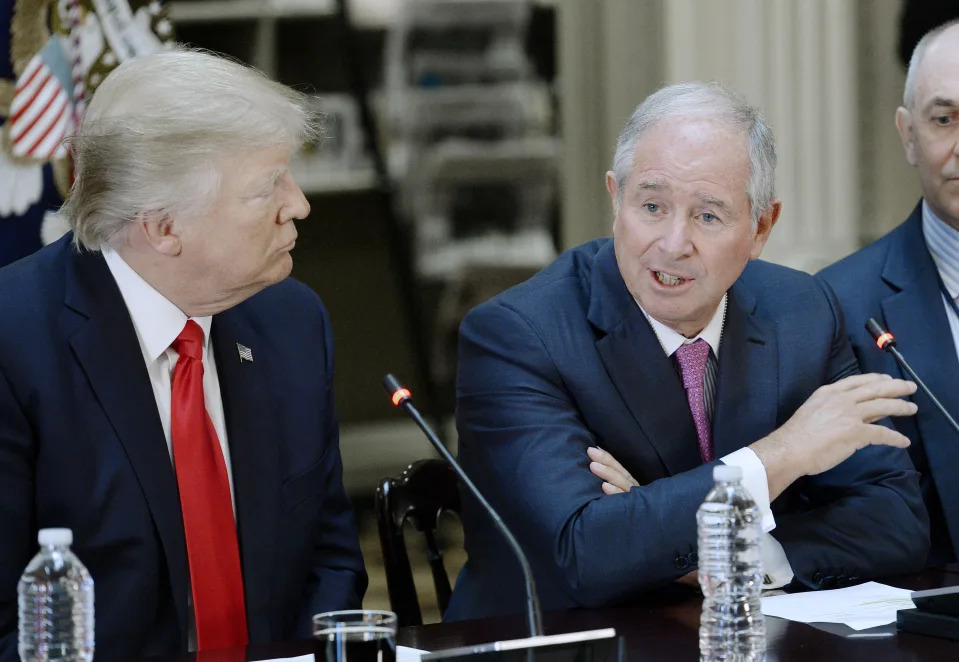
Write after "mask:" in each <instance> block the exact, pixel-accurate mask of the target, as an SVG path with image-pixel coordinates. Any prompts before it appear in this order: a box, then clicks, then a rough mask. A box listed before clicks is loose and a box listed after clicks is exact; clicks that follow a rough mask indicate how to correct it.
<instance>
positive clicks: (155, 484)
mask: <svg viewBox="0 0 959 662" xmlns="http://www.w3.org/2000/svg"><path fill="white" fill-rule="evenodd" d="M71 238H72V235H68V236H67V237H65V238H64V239H62V240H61V241H59V242H57V243H56V244H53V245H51V246H48V247H46V248H45V249H43V250H41V251H40V252H38V253H36V254H34V255H32V256H30V257H27V258H25V259H23V260H21V261H19V262H17V263H15V264H13V265H10V266H9V267H6V268H4V269H2V270H0V311H3V312H2V314H0V660H2V661H3V662H8V661H13V660H16V659H17V651H16V629H17V614H16V586H17V579H18V577H19V575H20V573H21V572H22V571H23V569H24V568H25V567H26V564H27V562H28V561H29V560H30V558H31V557H32V556H33V554H34V553H36V550H37V543H36V535H37V530H38V529H39V528H43V527H51V526H64V527H69V528H71V529H73V535H74V546H73V548H74V551H75V552H76V554H77V555H78V556H79V558H80V559H81V560H82V561H83V563H84V564H86V566H87V567H88V568H89V570H90V572H91V573H92V575H93V579H94V582H95V598H96V657H97V660H119V659H129V658H135V657H141V656H146V655H157V654H169V653H173V652H176V651H185V650H186V646H187V618H188V611H187V607H188V606H187V598H188V581H189V569H188V563H187V555H186V544H185V542H184V536H183V522H182V518H181V514H180V504H179V498H178V493H177V486H176V477H175V474H174V471H173V466H172V463H171V461H170V455H169V451H168V447H167V444H166V441H165V440H164V436H163V429H162V427H161V425H160V418H159V415H158V413H157V407H156V401H155V399H154V396H153V391H152V388H151V385H150V380H149V376H148V374H147V371H146V366H145V365H144V363H143V355H142V354H141V351H140V346H139V344H138V342H137V338H136V332H135V331H134V328H133V323H132V321H131V319H130V316H129V313H128V312H127V308H126V306H125V304H124V302H123V299H122V297H121V295H120V291H119V289H118V288H117V285H116V282H115V281H114V280H113V277H112V275H111V274H110V271H109V269H108V268H107V266H106V263H105V262H104V260H103V257H102V256H101V255H100V254H99V253H89V252H82V253H78V252H77V251H76V250H75V249H74V248H73V246H72V245H71V244H70V243H69V241H70V239H71ZM211 337H212V340H213V346H214V349H215V356H216V363H217V371H218V373H219V378H220V388H221V393H222V397H223V407H224V412H225V416H226V428H227V436H228V441H229V444H230V458H231V466H232V472H233V485H234V495H235V505H236V516H237V533H238V541H239V546H240V557H241V563H242V570H243V582H244V588H245V593H246V609H247V621H248V627H249V635H250V640H251V642H268V641H277V640H284V639H290V638H292V637H308V636H309V627H310V616H311V615H312V614H314V613H317V612H320V611H325V610H330V609H346V608H357V607H359V606H360V601H361V598H362V595H363V592H364V591H365V588H366V573H365V570H364V568H363V560H362V557H361V555H360V550H359V545H358V541H357V534H356V525H355V522H354V516H353V512H352V507H351V506H350V503H349V501H348V499H347V497H346V494H345V493H344V490H343V484H342V465H341V461H340V452H339V445H338V431H337V423H336V417H335V414H334V411H333V390H332V375H333V364H332V363H333V345H332V337H331V330H330V326H329V323H328V321H327V317H326V313H325V311H324V309H323V306H322V304H321V303H320V300H319V299H318V298H317V296H316V295H315V294H314V293H313V292H311V291H310V290H309V289H308V288H307V287H305V286H304V285H302V284H300V283H297V282H295V281H293V280H290V279H288V280H286V281H283V282H282V283H280V284H278V285H275V286H273V287H270V288H267V289H266V290H264V291H262V292H260V293H259V294H257V295H256V296H254V297H251V298H250V299H248V300H247V301H244V302H243V303H242V304H240V305H238V306H236V307H234V308H232V309H230V310H228V311H226V312H223V313H221V314H219V315H215V316H214V317H213V325H212V330H211ZM237 343H242V344H243V345H245V346H247V347H250V348H251V349H252V351H253V358H254V361H253V362H249V361H243V362H241V361H240V360H239V356H238V353H237V348H236V344H237Z"/></svg>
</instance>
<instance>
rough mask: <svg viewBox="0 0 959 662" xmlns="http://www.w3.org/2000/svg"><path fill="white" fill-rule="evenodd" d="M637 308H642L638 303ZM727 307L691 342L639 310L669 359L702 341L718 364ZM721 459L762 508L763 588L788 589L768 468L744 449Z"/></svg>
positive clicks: (787, 570) (723, 305) (789, 576)
mask: <svg viewBox="0 0 959 662" xmlns="http://www.w3.org/2000/svg"><path fill="white" fill-rule="evenodd" d="M636 305H638V306H639V302H638V301H637V302H636ZM727 305H728V295H725V294H724V295H723V298H722V301H720V303H719V306H717V307H716V312H715V313H713V316H712V319H710V320H709V324H707V325H706V327H705V328H704V329H703V330H702V331H700V332H699V334H698V335H697V336H696V337H694V338H687V337H686V336H684V335H682V334H680V333H678V332H677V331H675V330H673V329H671V328H669V327H668V326H666V325H665V324H663V323H662V322H660V321H658V320H656V319H654V318H653V317H652V316H650V315H649V313H647V312H646V311H645V309H643V307H642V306H639V309H640V310H642V311H643V315H645V316H646V319H647V320H649V324H650V326H652V327H653V333H655V334H656V338H658V339H659V344H660V345H662V347H663V351H665V352H666V356H672V355H673V354H674V353H675V352H676V350H677V349H679V348H680V347H681V346H683V345H685V344H689V343H693V342H696V341H697V340H698V339H700V338H702V339H703V340H705V341H706V343H707V344H708V345H709V347H710V349H711V350H712V353H713V356H714V357H715V358H716V361H717V364H718V361H719V343H720V342H721V341H722V335H723V324H724V323H725V322H726V306H727ZM719 459H720V461H721V462H723V463H724V464H728V465H730V466H736V467H739V468H741V469H742V471H743V487H745V488H746V491H747V492H749V494H750V495H751V496H752V497H753V500H754V501H755V502H756V505H757V506H759V511H760V512H761V513H762V529H763V537H762V555H761V558H762V564H763V571H764V573H765V575H766V577H765V581H764V583H763V588H764V589H773V588H779V587H781V586H785V585H786V584H788V583H789V582H791V581H792V579H793V571H792V567H791V566H790V565H789V560H788V559H787V558H786V553H785V552H784V551H783V548H782V545H780V544H779V541H778V540H776V539H775V538H774V537H773V536H771V535H770V534H769V532H770V531H772V530H773V529H775V528H776V518H775V517H773V511H772V509H771V507H770V503H769V479H768V477H767V476H766V467H765V466H763V463H762V460H760V459H759V456H758V455H756V453H755V452H754V451H753V450H752V449H751V448H745V447H744V448H740V449H739V450H738V451H735V452H733V453H730V454H729V455H726V456H724V457H721V458H719Z"/></svg>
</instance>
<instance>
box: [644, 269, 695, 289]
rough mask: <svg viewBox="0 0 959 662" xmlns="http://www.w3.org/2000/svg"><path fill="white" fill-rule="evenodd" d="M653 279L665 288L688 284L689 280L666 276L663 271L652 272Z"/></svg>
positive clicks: (670, 275) (671, 275)
mask: <svg viewBox="0 0 959 662" xmlns="http://www.w3.org/2000/svg"><path fill="white" fill-rule="evenodd" d="M653 277H654V278H655V279H656V281H657V282H658V283H659V284H660V285H665V286H666V287H678V286H680V285H682V284H683V283H688V282H689V280H690V279H689V278H683V277H681V276H674V275H673V274H668V273H666V272H665V271H653Z"/></svg>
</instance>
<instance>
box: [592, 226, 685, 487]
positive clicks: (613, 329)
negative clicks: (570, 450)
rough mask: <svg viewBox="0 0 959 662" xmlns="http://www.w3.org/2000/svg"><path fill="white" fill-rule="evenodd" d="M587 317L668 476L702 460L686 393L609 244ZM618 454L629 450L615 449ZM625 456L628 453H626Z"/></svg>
mask: <svg viewBox="0 0 959 662" xmlns="http://www.w3.org/2000/svg"><path fill="white" fill-rule="evenodd" d="M590 277H591V281H592V282H591V287H590V307H589V312H588V318H589V320H590V322H591V323H593V325H594V326H596V327H598V328H599V329H600V330H602V331H604V332H605V333H604V334H602V335H601V337H600V338H599V339H598V340H597V341H596V349H597V351H598V352H599V356H600V358H601V359H602V361H603V365H604V366H605V368H606V372H607V374H608V375H609V378H610V380H611V381H612V383H613V385H614V386H615V388H616V390H617V391H618V392H619V395H620V397H621V398H622V399H623V402H624V403H625V404H626V407H627V408H628V409H629V411H630V413H631V414H632V416H633V419H634V420H635V421H636V424H637V425H638V426H639V428H640V431H641V432H642V434H643V436H645V437H646V439H647V440H648V441H649V443H650V444H651V445H652V446H653V448H655V449H656V452H657V454H658V455H659V457H660V459H661V460H662V463H663V465H664V467H665V469H666V473H667V474H677V473H681V472H683V471H688V470H689V469H693V468H695V467H697V466H699V465H700V464H702V459H701V458H700V456H699V447H698V446H697V443H696V427H695V425H694V423H693V418H692V415H691V414H690V411H689V404H688V402H687V401H686V392H685V391H684V390H683V385H682V382H681V381H680V379H679V375H678V374H677V372H676V369H675V368H674V367H673V364H672V362H671V359H669V358H668V357H667V356H666V354H665V352H664V351H663V348H662V345H660V343H659V340H658V339H657V338H656V334H655V333H654V332H653V329H652V327H650V325H649V322H648V321H647V320H646V316H645V315H643V312H642V311H641V310H640V309H639V306H637V305H636V302H635V300H634V299H633V297H632V295H631V294H630V293H629V291H628V290H627V289H626V284H625V283H624V282H623V278H622V276H621V275H620V273H619V269H618V267H617V265H616V258H615V254H614V252H613V242H612V241H610V242H608V243H607V244H606V245H605V246H604V247H603V248H601V249H600V251H599V252H598V253H597V254H596V257H595V258H594V264H593V269H592V272H591V276H590ZM610 451H611V452H612V453H613V455H617V453H619V454H621V455H623V454H624V453H625V454H626V455H628V454H629V450H628V449H616V448H612V449H610ZM626 455H624V456H626Z"/></svg>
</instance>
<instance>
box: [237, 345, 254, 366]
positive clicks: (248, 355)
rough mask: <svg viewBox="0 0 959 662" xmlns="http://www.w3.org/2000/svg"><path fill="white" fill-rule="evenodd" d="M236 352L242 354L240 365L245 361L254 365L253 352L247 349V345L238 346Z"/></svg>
mask: <svg viewBox="0 0 959 662" xmlns="http://www.w3.org/2000/svg"><path fill="white" fill-rule="evenodd" d="M236 351H238V352H239V353H240V363H243V362H244V361H249V362H250V363H253V350H252V349H250V348H249V347H247V346H246V345H241V344H240V343H237V344H236Z"/></svg>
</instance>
